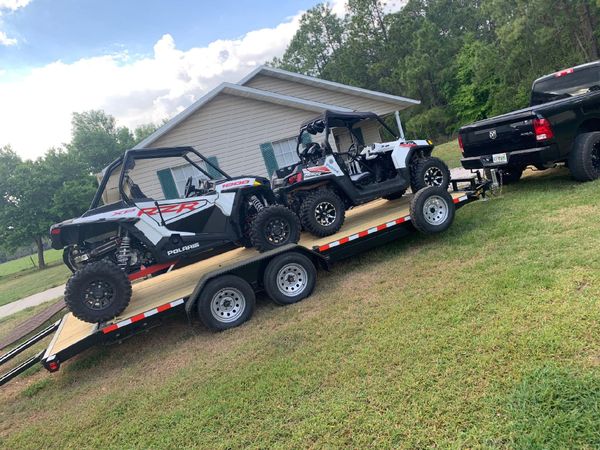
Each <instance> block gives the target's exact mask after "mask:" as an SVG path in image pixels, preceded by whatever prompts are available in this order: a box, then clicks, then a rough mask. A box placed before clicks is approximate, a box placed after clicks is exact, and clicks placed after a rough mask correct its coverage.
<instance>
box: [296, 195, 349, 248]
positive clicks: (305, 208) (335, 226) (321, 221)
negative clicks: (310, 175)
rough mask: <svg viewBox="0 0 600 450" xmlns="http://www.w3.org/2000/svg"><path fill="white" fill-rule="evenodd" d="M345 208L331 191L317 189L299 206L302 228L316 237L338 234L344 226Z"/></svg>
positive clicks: (342, 202)
mask: <svg viewBox="0 0 600 450" xmlns="http://www.w3.org/2000/svg"><path fill="white" fill-rule="evenodd" d="M345 215H346V206H345V205H344V201H343V200H342V199H341V198H340V197H339V195H337V194H336V193H335V192H333V191H332V190H331V189H317V190H316V191H313V192H311V193H310V194H308V195H307V196H306V198H305V199H304V201H303V202H302V205H301V206H300V220H301V222H302V226H303V227H304V228H305V229H306V230H308V231H310V232H311V233H312V234H314V235H315V236H318V237H324V236H330V235H332V234H335V233H337V232H338V230H339V229H340V228H341V227H342V225H343V224H344V219H345Z"/></svg>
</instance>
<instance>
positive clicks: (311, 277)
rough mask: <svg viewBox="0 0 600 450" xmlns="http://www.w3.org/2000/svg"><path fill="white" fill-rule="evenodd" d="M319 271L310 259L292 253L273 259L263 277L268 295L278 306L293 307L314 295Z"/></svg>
mask: <svg viewBox="0 0 600 450" xmlns="http://www.w3.org/2000/svg"><path fill="white" fill-rule="evenodd" d="M316 281H317V269H316V268H315V265H314V264H313V262H312V261H311V260H310V258H308V257H306V256H305V255H302V254H301V253H297V252H292V253H284V254H283V255H279V256H276V257H275V258H273V259H272V260H271V261H270V262H269V264H268V265H267V268H266V269H265V273H264V276H263V286H264V287H265V291H267V295H268V296H269V297H270V298H271V300H273V302H274V303H276V304H278V305H291V304H292V303H296V302H299V301H300V300H303V299H305V298H306V297H308V296H309V295H310V294H312V291H313V289H314V288H315V284H316Z"/></svg>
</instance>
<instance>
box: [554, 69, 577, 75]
mask: <svg viewBox="0 0 600 450" xmlns="http://www.w3.org/2000/svg"><path fill="white" fill-rule="evenodd" d="M573 72H574V70H573V68H572V67H571V68H570V69H565V70H561V71H560V72H556V73H555V74H554V76H555V77H556V78H559V77H564V76H565V75H569V74H572V73H573Z"/></svg>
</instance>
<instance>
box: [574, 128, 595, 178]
mask: <svg viewBox="0 0 600 450" xmlns="http://www.w3.org/2000/svg"><path fill="white" fill-rule="evenodd" d="M569 170H570V171H571V175H572V176H573V178H575V179H576V180H577V181H593V180H595V179H597V178H600V133H598V132H595V133H584V134H580V135H579V136H577V139H575V144H574V145H573V149H572V150H571V153H569Z"/></svg>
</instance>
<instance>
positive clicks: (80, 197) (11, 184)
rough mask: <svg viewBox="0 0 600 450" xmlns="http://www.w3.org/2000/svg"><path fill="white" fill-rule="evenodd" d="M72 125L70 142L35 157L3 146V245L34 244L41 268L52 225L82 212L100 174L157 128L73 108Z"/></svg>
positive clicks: (6, 248)
mask: <svg viewBox="0 0 600 450" xmlns="http://www.w3.org/2000/svg"><path fill="white" fill-rule="evenodd" d="M71 125H72V135H71V141H70V142H69V143H67V144H65V145H63V146H62V147H59V148H51V149H49V150H48V151H47V152H46V153H45V154H44V156H42V157H40V158H37V159H35V160H23V159H22V158H21V157H19V156H18V155H17V154H16V153H15V152H14V151H13V150H12V148H11V147H10V146H9V145H7V146H4V147H0V248H1V249H2V250H3V251H4V252H7V251H14V250H15V249H18V248H21V247H23V246H24V245H27V244H33V245H34V246H35V248H36V249H37V255H38V268H40V269H43V268H45V262H44V244H45V241H46V238H47V236H48V231H49V228H50V225H52V224H53V223H56V222H59V221H62V220H64V219H66V218H71V217H77V216H79V215H81V214H82V213H83V212H84V211H85V210H86V209H87V208H88V207H89V205H90V201H91V199H92V197H93V196H94V193H95V191H96V188H97V186H98V182H97V180H96V174H97V173H99V172H100V171H101V170H102V169H103V168H104V167H106V165H108V164H109V163H110V162H111V161H113V160H115V159H116V158H118V157H119V156H120V155H121V154H123V152H124V151H125V150H127V149H129V148H132V147H134V146H135V144H136V143H137V142H140V141H141V140H143V139H144V138H145V137H147V136H148V135H150V134H151V133H153V132H154V131H155V130H156V126H155V125H153V124H148V125H142V126H140V127H138V128H136V129H134V130H130V129H128V128H127V127H118V126H117V125H116V121H115V118H114V117H112V116H110V115H108V114H106V113H104V112H103V111H87V112H83V113H74V114H73V118H72V123H71Z"/></svg>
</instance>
